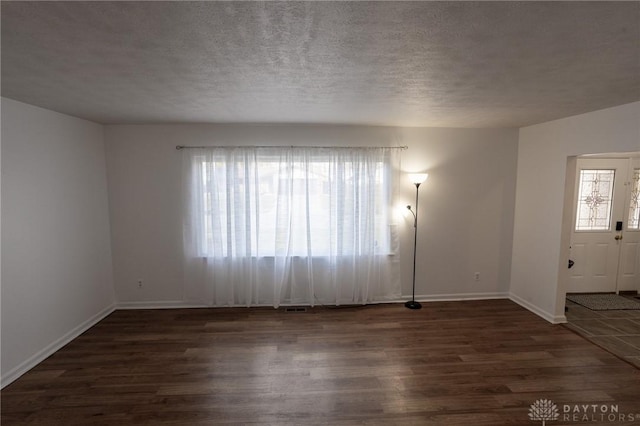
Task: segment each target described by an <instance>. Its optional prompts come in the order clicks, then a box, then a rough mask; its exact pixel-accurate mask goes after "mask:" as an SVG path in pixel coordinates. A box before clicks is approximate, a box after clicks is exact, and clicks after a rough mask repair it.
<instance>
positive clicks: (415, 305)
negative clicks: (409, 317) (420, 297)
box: [404, 300, 422, 309]
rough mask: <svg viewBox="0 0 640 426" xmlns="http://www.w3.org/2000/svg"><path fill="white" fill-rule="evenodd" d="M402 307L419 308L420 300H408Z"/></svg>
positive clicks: (420, 306)
mask: <svg viewBox="0 0 640 426" xmlns="http://www.w3.org/2000/svg"><path fill="white" fill-rule="evenodd" d="M404 307H405V308H409V309H420V308H422V305H421V304H420V302H416V301H415V300H409V301H408V302H406V303H405V304H404Z"/></svg>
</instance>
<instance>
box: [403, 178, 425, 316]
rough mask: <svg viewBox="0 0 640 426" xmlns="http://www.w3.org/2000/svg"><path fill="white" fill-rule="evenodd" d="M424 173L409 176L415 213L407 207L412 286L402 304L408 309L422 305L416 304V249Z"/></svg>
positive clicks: (418, 307)
mask: <svg viewBox="0 0 640 426" xmlns="http://www.w3.org/2000/svg"><path fill="white" fill-rule="evenodd" d="M427 176H428V175H427V174H426V173H420V174H413V175H411V178H412V181H413V184H414V185H415V186H416V211H415V212H414V211H413V210H412V209H411V206H410V205H409V206H407V209H408V210H409V211H410V212H411V214H412V215H413V284H412V286H411V300H409V301H408V302H406V303H405V304H404V306H405V307H407V308H409V309H420V308H422V305H421V304H420V302H416V251H417V250H416V249H417V247H418V195H419V192H420V191H419V189H420V184H421V183H422V182H424V181H425V179H427Z"/></svg>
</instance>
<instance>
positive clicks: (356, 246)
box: [193, 148, 393, 257]
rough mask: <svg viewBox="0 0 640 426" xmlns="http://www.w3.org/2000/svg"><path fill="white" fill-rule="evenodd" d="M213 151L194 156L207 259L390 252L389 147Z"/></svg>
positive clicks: (200, 252) (197, 203) (201, 252)
mask: <svg viewBox="0 0 640 426" xmlns="http://www.w3.org/2000/svg"><path fill="white" fill-rule="evenodd" d="M288 151H290V152H280V153H274V150H273V149H268V148H264V149H252V150H246V149H237V150H236V149H233V150H228V149H227V150H213V151H211V152H209V153H206V154H202V155H198V156H195V157H194V163H193V165H194V168H193V171H194V174H193V179H197V182H194V183H195V185H194V187H195V188H197V189H196V191H195V193H194V200H193V202H194V206H195V208H196V210H200V213H197V212H196V213H197V214H196V215H195V216H194V220H195V221H197V222H199V224H198V225H199V226H198V228H199V229H200V231H201V235H200V238H199V239H198V240H199V242H198V249H197V253H198V255H199V256H202V257H269V256H307V257H313V256H345V255H349V256H351V255H365V254H380V255H382V254H385V255H386V254H389V253H391V252H392V251H393V250H392V248H391V245H390V223H389V216H390V205H391V203H390V191H391V179H390V176H391V170H390V167H391V166H390V163H389V161H387V160H385V159H386V157H388V151H379V150H376V151H374V150H366V149H365V150H338V152H330V151H329V150H317V149H315V150H309V149H304V148H300V149H289V150H288Z"/></svg>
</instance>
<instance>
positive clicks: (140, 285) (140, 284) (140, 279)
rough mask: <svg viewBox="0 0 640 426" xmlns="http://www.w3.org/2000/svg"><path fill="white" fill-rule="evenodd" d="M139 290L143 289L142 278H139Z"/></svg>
mask: <svg viewBox="0 0 640 426" xmlns="http://www.w3.org/2000/svg"><path fill="white" fill-rule="evenodd" d="M138 288H142V278H138Z"/></svg>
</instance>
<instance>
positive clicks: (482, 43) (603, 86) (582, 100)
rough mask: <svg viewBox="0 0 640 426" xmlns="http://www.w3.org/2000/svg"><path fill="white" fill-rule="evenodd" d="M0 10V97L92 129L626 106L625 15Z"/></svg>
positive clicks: (107, 5) (537, 117)
mask: <svg viewBox="0 0 640 426" xmlns="http://www.w3.org/2000/svg"><path fill="white" fill-rule="evenodd" d="M0 7H1V9H2V10H1V12H2V23H1V24H2V95H3V96H6V97H8V98H11V99H16V100H20V101H23V102H27V103H30V104H34V105H39V106H42V107H45V108H49V109H52V110H55V111H59V112H64V113H67V114H71V115H74V116H78V117H83V118H87V119H90V120H94V121H96V122H100V123H157V122H254V123H256V122H261V123H264V122H267V123H348V124H373V125H403V126H442V127H519V126H523V125H529V124H534V123H539V122H544V121H548V120H552V119H556V118H561V117H566V116H570V115H575V114H579V113H583V112H587V111H593V110H597V109H601V108H606V107H610V106H614V105H621V104H625V103H629V102H633V101H637V100H640V3H639V2H635V1H634V2H477V3H476V2H406V3H405V2H286V3H280V2H9V1H2V3H1V6H0Z"/></svg>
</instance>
